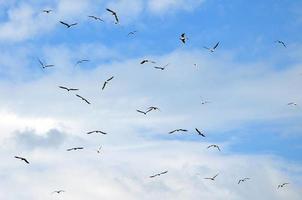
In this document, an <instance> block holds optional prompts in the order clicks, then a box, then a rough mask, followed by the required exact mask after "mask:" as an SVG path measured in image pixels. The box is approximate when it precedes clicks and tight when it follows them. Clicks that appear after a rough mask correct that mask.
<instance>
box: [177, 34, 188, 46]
mask: <svg viewBox="0 0 302 200" xmlns="http://www.w3.org/2000/svg"><path fill="white" fill-rule="evenodd" d="M179 39H180V41H182V43H184V44H185V43H186V41H187V39H188V38H187V37H186V34H185V33H182V34H181V35H180V38H179Z"/></svg>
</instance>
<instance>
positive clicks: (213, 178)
mask: <svg viewBox="0 0 302 200" xmlns="http://www.w3.org/2000/svg"><path fill="white" fill-rule="evenodd" d="M218 175H219V173H218V174H216V175H215V176H213V177H209V178H204V179H207V180H212V181H215V178H216V177H217V176H218Z"/></svg>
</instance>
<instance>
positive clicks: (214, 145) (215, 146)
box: [207, 144, 221, 151]
mask: <svg viewBox="0 0 302 200" xmlns="http://www.w3.org/2000/svg"><path fill="white" fill-rule="evenodd" d="M211 147H213V148H217V149H218V150H219V151H221V150H220V148H219V146H218V145H216V144H212V145H210V146H208V147H207V149H209V148H211Z"/></svg>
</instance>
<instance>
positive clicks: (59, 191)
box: [52, 190, 65, 194]
mask: <svg viewBox="0 0 302 200" xmlns="http://www.w3.org/2000/svg"><path fill="white" fill-rule="evenodd" d="M63 192H65V190H55V191H53V192H52V194H54V193H56V194H61V193H63Z"/></svg>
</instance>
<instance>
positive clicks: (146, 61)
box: [140, 59, 156, 65]
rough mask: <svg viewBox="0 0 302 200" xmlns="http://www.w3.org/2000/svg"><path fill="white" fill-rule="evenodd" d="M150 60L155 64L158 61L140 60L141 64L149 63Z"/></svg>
mask: <svg viewBox="0 0 302 200" xmlns="http://www.w3.org/2000/svg"><path fill="white" fill-rule="evenodd" d="M148 62H150V63H153V64H155V63H156V62H155V61H152V60H148V59H145V60H142V61H141V62H140V64H141V65H143V64H145V63H148Z"/></svg>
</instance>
